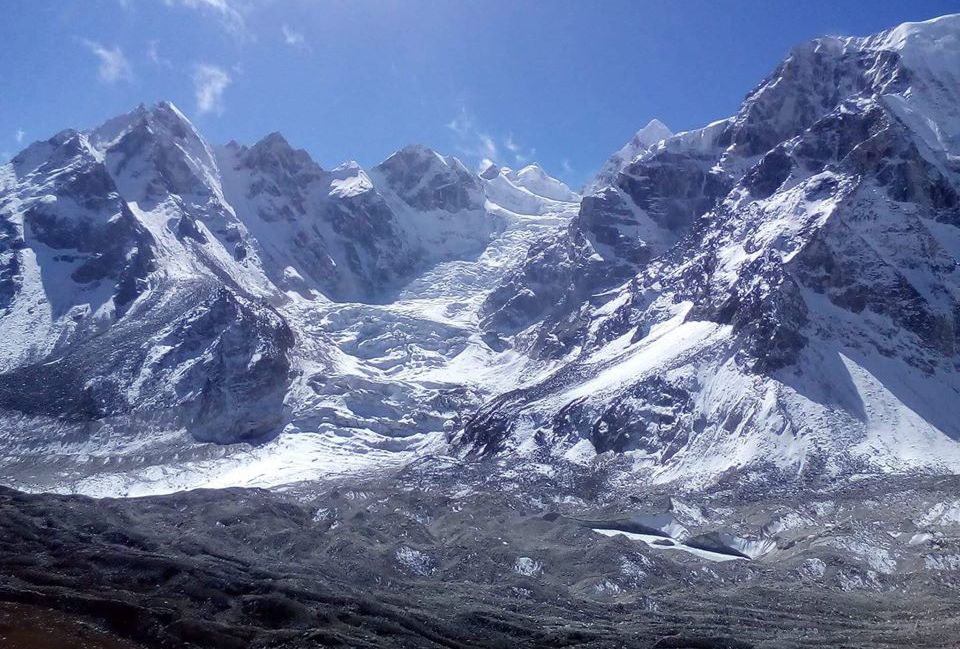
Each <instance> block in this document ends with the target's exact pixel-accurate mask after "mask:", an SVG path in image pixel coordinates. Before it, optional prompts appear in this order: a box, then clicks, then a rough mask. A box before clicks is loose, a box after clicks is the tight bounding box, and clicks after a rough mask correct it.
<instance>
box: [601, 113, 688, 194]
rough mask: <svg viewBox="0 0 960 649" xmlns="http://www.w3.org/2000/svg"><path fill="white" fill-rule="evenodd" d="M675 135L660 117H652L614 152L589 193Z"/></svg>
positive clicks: (608, 182)
mask: <svg viewBox="0 0 960 649" xmlns="http://www.w3.org/2000/svg"><path fill="white" fill-rule="evenodd" d="M672 135H673V131H671V130H670V128H669V127H667V125H666V124H664V123H663V122H661V121H660V120H659V119H656V118H654V119H651V120H650V121H649V122H648V123H647V125H646V126H644V127H643V128H642V129H640V130H639V131H637V132H636V133H635V134H634V136H633V137H632V138H631V139H630V141H629V142H627V143H626V144H625V145H623V147H622V148H621V149H620V150H619V151H617V152H616V153H614V154H613V155H612V156H610V158H609V159H608V160H607V161H606V162H605V163H604V165H603V167H601V168H600V171H599V172H598V173H597V175H596V176H595V177H594V179H593V180H592V181H591V182H590V183H589V184H588V186H587V189H586V192H585V193H587V194H589V193H592V192H593V191H595V190H597V189H600V188H601V187H603V186H605V185H608V184H610V183H612V182H613V180H614V179H615V178H616V175H617V174H618V173H620V171H621V170H622V169H623V168H624V167H625V166H627V165H628V164H630V163H631V162H632V161H633V160H635V159H636V158H637V156H639V155H642V154H644V153H646V152H647V151H649V150H650V149H651V148H653V147H654V146H656V145H657V144H658V143H660V142H662V141H663V140H666V139H667V138H669V137H671V136H672Z"/></svg>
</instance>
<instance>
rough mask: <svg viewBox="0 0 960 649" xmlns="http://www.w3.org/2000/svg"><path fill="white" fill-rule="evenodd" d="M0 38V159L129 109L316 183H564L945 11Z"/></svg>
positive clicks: (707, 5)
mask: <svg viewBox="0 0 960 649" xmlns="http://www.w3.org/2000/svg"><path fill="white" fill-rule="evenodd" d="M5 4H6V6H5V7H4V8H3V10H2V15H3V20H2V21H0V70H2V73H0V74H2V77H0V78H2V88H3V90H2V92H0V156H2V157H3V158H6V157H8V156H9V155H11V154H13V153H16V151H18V150H19V149H21V148H23V147H24V146H26V144H27V143H29V142H30V141H33V140H36V139H42V138H47V137H49V136H50V135H52V134H53V133H55V132H57V131H59V130H61V129H63V128H66V127H78V128H86V127H90V126H93V125H96V124H98V123H100V122H102V121H104V120H105V119H107V118H109V117H111V116H113V115H116V114H119V113H123V112H127V111H129V110H131V109H132V108H133V107H135V106H136V105H137V104H138V103H141V102H145V103H153V102H156V101H158V100H160V99H169V100H172V101H173V102H175V103H176V104H177V105H178V106H180V108H182V109H183V110H184V112H186V113H187V115H188V116H189V117H190V118H191V119H192V120H193V121H194V123H195V124H196V125H197V126H198V127H199V128H200V130H201V131H202V132H203V133H204V135H206V137H207V139H208V140H210V141H211V142H213V143H222V142H227V141H229V140H230V139H236V140H237V141H239V142H242V143H253V142H254V141H256V140H257V139H258V138H260V137H261V136H263V135H265V134H266V133H269V132H271V131H274V130H279V131H281V132H282V133H283V134H284V135H285V136H286V137H287V139H288V140H289V141H290V142H291V143H292V144H294V145H295V146H298V147H302V148H305V149H307V150H308V151H309V152H310V153H311V155H313V157H314V158H316V160H317V161H318V162H319V163H320V164H321V165H323V166H326V167H332V166H335V165H336V164H338V163H340V162H342V161H344V160H349V159H353V160H357V161H358V162H360V163H361V164H362V165H364V166H371V165H373V164H376V163H377V162H379V161H380V160H382V159H384V158H385V157H386V156H387V155H389V154H390V153H391V152H392V151H394V150H396V149H397V148H399V147H401V146H403V145H404V144H408V143H412V142H417V143H423V144H427V145H429V146H432V147H433V148H435V149H436V150H438V151H440V152H442V153H452V154H454V155H457V156H458V157H461V158H462V159H464V160H466V161H467V162H469V163H470V164H474V163H476V162H478V160H479V159H480V158H481V157H493V158H495V159H496V160H497V161H499V162H501V163H502V164H510V165H519V164H523V163H524V162H526V161H530V160H537V161H539V162H540V163H541V164H542V165H543V166H544V167H545V168H546V169H547V170H548V171H549V172H550V173H552V174H554V175H557V176H560V177H562V178H563V179H565V180H567V181H568V182H570V183H571V184H573V185H579V184H580V183H582V182H583V181H584V180H585V179H586V178H587V177H588V176H589V174H591V173H592V172H593V171H595V170H596V169H597V168H598V167H599V166H600V164H601V163H602V162H603V160H604V159H605V158H606V157H607V156H609V155H610V154H611V153H612V152H613V151H615V150H616V149H618V148H619V147H620V146H621V145H622V144H623V143H624V142H625V141H626V140H628V139H629V138H630V136H631V135H632V133H633V132H634V131H636V130H637V129H638V128H640V127H641V126H643V125H644V124H646V123H647V121H649V120H650V119H651V118H653V117H658V118H660V119H661V120H663V121H664V122H665V123H667V124H668V125H669V126H670V127H671V128H672V129H674V130H675V131H679V130H686V129H690V128H696V127H698V126H702V125H704V124H706V123H708V122H710V121H713V120H715V119H719V118H722V117H726V116H728V115H730V114H732V113H733V112H734V111H735V110H736V109H737V106H738V105H739V103H740V100H741V99H742V98H743V96H744V95H745V94H746V93H747V92H748V91H749V90H750V89H751V88H752V87H753V86H755V85H756V84H757V83H758V82H759V81H760V80H761V79H762V78H763V77H764V76H765V75H766V74H767V73H768V72H769V71H770V70H771V69H772V68H773V67H774V66H775V65H776V64H777V63H778V62H779V61H780V59H782V58H783V56H784V55H785V54H786V52H787V51H788V50H789V49H790V47H792V46H793V45H795V44H797V43H799V42H801V41H804V40H806V39H809V38H812V37H815V36H818V35H822V34H838V33H843V34H855V35H862V34H868V33H872V32H874V31H879V30H881V29H885V28H887V27H892V26H894V25H896V24H898V23H901V22H904V21H908V20H924V19H928V18H932V17H934V16H937V15H941V14H945V13H952V12H958V11H960V1H958V0H953V1H951V2H947V1H943V0H939V1H934V0H910V1H909V2H907V1H904V0H888V1H881V0H870V1H869V2H866V1H863V0H835V1H833V2H826V1H824V2H812V1H811V2H801V1H799V0H793V1H790V2H787V1H782V0H765V1H760V0H757V1H755V2H754V1H748V0H739V1H725V0H674V1H667V0H663V1H656V2H654V1H643V0H577V1H573V0H551V1H546V0H541V1H538V2H533V1H513V2H510V1H507V0H483V1H469V2H468V1H467V0H429V1H428V0H420V1H415V0H408V1H403V2H401V1H397V0H336V1H332V0H43V1H39V2H34V1H29V2H28V1H20V0H17V1H9V2H7V3H5Z"/></svg>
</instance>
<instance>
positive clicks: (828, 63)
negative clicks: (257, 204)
mask: <svg viewBox="0 0 960 649" xmlns="http://www.w3.org/2000/svg"><path fill="white" fill-rule="evenodd" d="M958 54H960V16H948V17H944V18H940V19H937V20H934V21H930V22H927V23H916V24H909V25H904V26H901V27H899V28H897V29H894V30H892V31H890V32H887V33H883V34H879V35H876V36H872V37H868V38H823V39H818V40H816V41H813V42H811V43H807V44H804V45H801V46H800V47H798V48H796V49H795V50H794V51H793V52H791V54H790V55H789V56H788V57H787V59H786V60H785V61H784V62H783V63H782V64H781V65H780V66H779V67H778V68H777V69H776V70H775V71H774V72H773V74H772V75H771V76H770V77H769V78H768V79H766V80H765V81H764V82H763V83H761V84H760V85H759V86H758V87H757V89H756V90H754V91H753V92H751V93H750V94H749V95H748V96H747V97H746V99H745V100H744V103H743V105H742V107H741V109H740V111H739V112H738V113H737V114H736V115H735V116H733V117H732V118H730V119H727V120H723V121H720V122H717V123H714V124H711V125H709V126H707V127H705V128H704V129H701V130H698V131H693V132H689V133H681V134H678V135H675V136H672V137H669V138H666V139H665V140H663V141H661V142H660V143H659V144H657V145H655V146H653V147H652V148H650V149H648V150H647V151H645V152H641V153H640V154H639V155H637V157H636V158H635V159H633V160H632V161H630V162H629V163H628V164H626V165H624V166H623V167H622V168H621V169H619V170H618V171H617V172H616V174H615V176H614V177H612V178H611V179H610V181H609V183H608V185H607V186H605V187H599V188H597V189H596V190H595V191H594V192H593V193H592V194H591V195H588V196H587V197H585V198H584V200H583V203H582V205H581V209H580V214H579V215H578V216H577V218H575V219H574V220H573V221H572V222H571V225H570V226H569V228H568V229H567V231H566V232H565V233H563V234H562V235H560V236H557V237H554V238H553V239H547V240H544V241H542V242H541V243H540V244H536V245H534V246H533V247H532V248H531V252H530V254H529V256H528V258H527V261H526V262H525V263H524V264H523V265H522V266H521V267H520V268H518V269H517V270H516V271H514V272H513V273H512V274H511V275H510V276H509V277H508V278H507V280H506V281H505V282H503V283H502V284H501V285H500V286H498V287H497V288H496V289H495V290H494V291H493V292H492V293H491V295H490V297H489V298H488V300H487V302H486V304H485V305H484V313H485V323H486V326H487V327H488V328H489V329H490V330H492V331H496V332H499V333H501V334H507V335H512V338H511V340H513V341H515V342H516V341H521V342H522V343H523V344H524V345H525V348H527V349H529V350H530V353H533V354H537V355H541V356H545V357H548V358H556V359H561V360H562V363H561V365H560V368H559V369H558V370H557V371H556V372H555V373H554V374H553V375H552V376H550V377H549V378H548V379H547V380H545V381H542V382H539V383H535V384H533V385H529V386H527V387H524V388H523V389H521V390H517V391H514V392H512V393H509V394H507V395H504V396H503V397H501V398H500V399H498V400H494V401H491V402H490V403H488V404H487V405H486V406H485V407H484V408H482V409H481V410H480V412H479V413H478V415H477V416H475V417H474V418H472V419H471V420H469V421H468V422H467V423H466V425H465V428H464V432H463V433H462V435H461V437H460V438H459V440H460V442H461V443H462V444H464V445H465V447H466V448H468V449H471V451H472V452H474V453H491V452H501V451H505V450H507V449H511V450H512V451H513V452H520V453H523V452H530V450H531V449H541V450H542V449H547V450H548V451H549V453H551V454H553V455H554V456H557V457H563V458H566V459H568V460H571V461H583V460H584V459H587V458H591V457H593V456H594V454H595V453H602V452H605V451H614V452H618V453H626V454H628V455H629V456H630V457H631V458H632V460H633V463H634V467H635V468H639V469H642V471H643V474H644V475H647V476H649V477H650V478H651V479H654V480H658V481H669V480H674V479H684V480H686V481H688V484H696V483H703V482H709V481H710V480H713V479H716V478H717V477H718V476H719V475H721V474H723V473H724V472H728V471H730V470H743V471H748V472H750V471H753V472H764V473H765V474H767V475H781V476H792V477H793V478H795V477H796V476H797V475H800V476H816V475H824V474H826V475H834V476H836V475H843V474H850V473H857V472H860V471H868V472H869V471H878V470H880V471H907V470H929V471H933V470H946V471H956V470H957V468H958V467H960V447H958V444H957V440H960V428H958V426H957V424H956V417H955V416H953V415H952V414H951V413H953V412H954V410H955V408H954V406H953V405H952V404H954V403H956V400H957V396H958V393H960V375H958V369H960V365H958V358H960V357H958V355H957V352H958V342H960V299H958V297H957V296H958V295H960V270H958V268H960V266H958V263H960V246H958V242H960V238H958V232H960V230H958V229H957V228H958V227H960V220H958V217H960V175H958V173H960V166H958V158H957V155H956V144H957V139H956V132H957V130H956V129H957V120H956V115H957V108H958V106H960V102H958V97H957V94H956V88H957V85H956V75H957V70H958V69H960V67H958V66H957V65H956V61H957V58H956V57H957V56H958ZM589 278H595V279H592V280H590V279H589ZM558 285H559V286H562V287H563V288H562V289H561V288H558Z"/></svg>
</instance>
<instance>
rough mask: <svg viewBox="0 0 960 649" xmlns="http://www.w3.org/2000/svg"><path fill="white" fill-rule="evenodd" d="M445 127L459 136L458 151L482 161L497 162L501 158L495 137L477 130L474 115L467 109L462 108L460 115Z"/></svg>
mask: <svg viewBox="0 0 960 649" xmlns="http://www.w3.org/2000/svg"><path fill="white" fill-rule="evenodd" d="M445 126H446V127H447V128H448V129H450V130H451V131H453V132H454V133H455V134H456V135H457V140H458V143H457V149H458V150H459V151H460V153H462V154H464V155H468V156H471V157H474V158H481V159H482V158H489V159H491V160H496V159H497V158H498V157H499V156H498V155H497V153H498V151H497V144H496V142H495V141H494V139H493V137H491V136H490V135H489V134H488V133H484V132H482V131H480V130H479V129H478V128H477V126H476V124H475V121H474V119H473V115H471V114H470V113H469V112H468V111H467V109H466V108H461V109H460V114H459V115H457V116H456V117H454V118H453V119H452V120H450V121H449V122H447V124H446V125H445Z"/></svg>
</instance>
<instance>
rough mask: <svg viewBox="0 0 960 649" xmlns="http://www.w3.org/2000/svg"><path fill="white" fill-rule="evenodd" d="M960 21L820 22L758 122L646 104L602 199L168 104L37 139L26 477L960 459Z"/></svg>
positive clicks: (186, 481)
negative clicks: (339, 150)
mask: <svg viewBox="0 0 960 649" xmlns="http://www.w3.org/2000/svg"><path fill="white" fill-rule="evenodd" d="M958 42H960V17H958V16H947V17H944V18H940V19H937V20H934V21H929V22H927V23H918V24H907V25H903V26H901V27H898V28H896V29H894V30H891V31H889V32H885V33H882V34H878V35H876V36H872V37H868V38H834V37H830V38H822V39H818V40H816V41H813V42H811V43H807V44H804V45H802V46H800V47H798V48H797V49H795V50H794V51H793V52H792V53H791V54H790V55H789V56H788V57H787V59H786V60H785V61H784V62H783V63H782V64H781V65H780V66H779V67H778V68H777V69H776V70H774V71H773V73H772V74H771V75H770V77H769V78H768V79H766V80H765V81H764V82H763V83H761V84H760V85H759V86H758V87H757V88H756V89H755V90H754V91H752V92H751V93H750V94H749V95H748V96H747V97H746V99H745V100H744V102H743V105H742V107H741V109H740V111H739V112H738V113H737V114H736V115H735V116H733V117H731V118H729V119H726V120H721V121H719V122H716V123H713V124H710V125H708V126H707V127H705V128H703V129H699V130H696V131H691V132H686V133H679V134H676V135H674V134H671V133H670V131H669V129H667V128H666V127H665V126H664V125H663V124H662V123H659V122H656V121H654V122H651V124H650V125H648V126H647V127H646V128H644V129H643V130H641V131H640V132H638V133H637V135H636V136H635V137H634V138H633V139H632V140H631V141H630V142H629V143H628V144H627V145H626V146H625V147H624V148H623V149H621V150H620V151H619V152H617V153H616V154H614V156H612V157H611V159H610V160H609V161H608V162H607V164H606V165H604V167H603V169H601V171H600V172H599V173H598V175H597V177H596V179H595V180H594V181H593V182H592V183H590V184H589V185H588V193H587V195H585V196H584V197H583V199H582V201H580V200H579V197H578V196H577V195H576V194H574V193H573V192H571V191H570V190H569V189H568V188H566V187H565V186H563V185H562V183H559V182H558V181H555V180H553V179H551V178H549V176H547V175H546V174H545V173H544V172H543V171H542V170H541V169H539V168H538V167H536V166H531V167H527V168H524V169H521V170H513V169H510V168H507V167H499V166H497V165H495V164H488V165H486V166H484V168H483V169H481V171H480V172H479V173H473V172H471V171H470V170H468V169H467V168H465V167H464V166H463V165H462V164H461V163H460V162H459V161H458V160H456V159H454V158H450V157H444V156H441V155H438V154H436V153H434V152H433V151H431V150H429V149H426V148H424V147H418V146H413V147H407V148H405V149H402V150H401V151H398V152H397V153H395V154H394V155H393V156H391V157H390V158H388V159H387V160H386V161H385V162H383V163H382V164H380V165H378V166H376V167H374V168H373V169H370V170H368V171H364V170H362V169H360V167H359V166H357V165H356V164H353V163H348V164H345V165H342V166H340V167H337V168H336V169H333V170H331V171H327V170H324V169H322V168H320V167H319V166H318V165H317V164H316V163H314V162H313V161H312V160H311V159H310V157H309V155H307V154H306V153H305V152H303V151H297V150H295V149H293V148H292V147H291V146H290V145H289V144H288V143H287V142H286V141H285V140H284V139H283V137H282V136H280V135H277V134H273V135H270V136H268V137H266V138H264V139H263V140H262V141H261V142H259V143H257V144H255V145H254V146H251V147H245V146H241V145H238V144H235V143H231V144H229V145H227V146H225V147H222V148H213V147H210V146H209V145H208V144H207V143H206V142H205V141H204V140H203V139H202V138H201V136H200V135H199V134H198V133H197V132H196V130H195V129H194V128H193V127H192V126H191V125H190V123H189V121H187V119H186V118H185V117H184V116H183V115H182V114H181V113H180V112H179V111H178V110H176V109H175V108H174V107H173V106H171V105H169V104H160V105H158V106H157V107H154V108H152V109H146V108H141V109H138V110H137V111H135V112H134V113H131V114H130V115H125V116H121V117H119V118H117V119H115V120H111V121H110V122H108V123H107V124H105V125H103V126H101V127H99V128H97V129H94V130H92V131H89V132H82V133H80V132H73V131H68V132H64V133H61V134H59V135H57V136H56V137H54V138H53V139H51V140H49V141H48V142H41V143H37V144H34V145H32V146H31V147H29V148H28V149H27V150H25V151H24V152H23V153H21V154H20V155H19V156H17V157H16V158H15V159H14V160H13V161H12V162H11V163H10V164H9V165H6V166H4V167H0V227H2V233H0V234H2V246H3V248H2V251H0V264H2V270H0V300H2V302H0V307H2V311H0V327H2V329H3V331H4V333H5V334H6V336H5V341H4V343H3V345H4V346H3V355H2V358H0V362H2V367H0V370H2V374H0V408H2V409H3V422H4V424H5V426H4V432H3V435H2V439H3V448H4V453H5V459H4V460H3V461H4V466H5V470H6V472H7V474H8V475H9V476H11V478H10V479H11V480H12V482H13V483H14V484H18V485H21V486H27V487H32V488H37V487H41V486H42V487H45V488H50V487H52V488H57V489H76V490H80V491H86V492H90V493H124V494H125V493H142V492H151V491H169V490H173V489H178V488H187V487H191V486H198V485H210V486H230V485H238V484H239V485H246V484H257V485H271V484H278V483H281V482H291V481H294V480H301V479H310V478H318V477H324V476H328V475H330V474H331V473H338V472H339V473H342V472H350V471H358V470H362V469H364V468H366V467H369V466H371V465H375V464H378V463H381V462H388V461H389V462H403V461H406V460H408V459H410V458H412V457H416V456H418V455H421V454H424V453H441V454H451V453H452V454H465V455H468V456H471V457H473V456H488V455H491V454H496V453H500V454H510V456H512V457H516V458H518V460H517V461H518V462H521V463H523V462H527V461H529V462H533V463H541V462H548V463H552V464H555V465H563V464H564V463H573V464H589V463H591V462H594V461H595V458H596V456H597V454H598V453H599V454H604V453H609V452H612V453H615V454H622V456H623V458H625V460H626V464H625V465H624V466H629V469H628V471H629V472H630V473H631V474H632V476H633V477H632V479H634V480H653V481H658V482H669V481H673V480H682V481H684V484H686V485H687V486H697V485H702V484H706V483H710V482H711V481H714V480H716V479H717V478H718V477H719V476H721V475H723V474H724V473H728V472H730V471H744V472H747V473H751V472H762V474H763V475H764V476H766V477H786V478H789V479H794V478H795V477H796V476H797V475H798V474H799V475H801V476H802V475H827V476H837V475H851V474H857V473H875V472H878V471H894V472H909V471H955V470H956V469H957V468H958V467H960V451H958V447H957V444H956V439H957V438H958V437H960V429H958V428H957V424H956V422H955V419H956V417H953V416H952V415H953V413H954V411H955V407H954V406H953V404H954V403H955V402H956V395H957V392H958V391H960V381H958V375H957V370H958V368H957V343H958V341H960V334H958V325H960V321H958V318H960V305H958V299H957V295H958V294H960V292H958V291H960V286H958V275H957V259H958V256H960V238H958V237H957V227H958V225H960V223H958V218H960V200H958V188H960V178H958V173H960V163H958V159H960V158H958V154H960V96H958V91H957V88H958V87H960V86H958V83H957V82H958V76H960V74H958V70H960V46H958ZM264 440H270V441H268V442H266V443H264V444H260V445H258V446H252V447H250V446H244V447H238V446H236V445H233V443H236V442H246V441H253V442H263V441H264ZM198 442H215V443H216V444H215V445H209V444H206V445H205V444H203V443H200V444H198ZM217 444H227V445H226V446H220V445H217ZM41 465H42V466H41Z"/></svg>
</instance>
